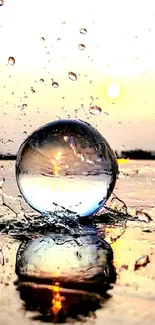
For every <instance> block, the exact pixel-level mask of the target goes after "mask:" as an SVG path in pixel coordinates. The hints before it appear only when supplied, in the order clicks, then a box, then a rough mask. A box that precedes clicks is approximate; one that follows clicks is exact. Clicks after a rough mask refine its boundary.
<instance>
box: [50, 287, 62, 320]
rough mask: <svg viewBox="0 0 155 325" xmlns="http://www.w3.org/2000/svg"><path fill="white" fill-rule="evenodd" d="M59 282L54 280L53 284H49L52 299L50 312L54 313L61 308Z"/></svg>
mask: <svg viewBox="0 0 155 325" xmlns="http://www.w3.org/2000/svg"><path fill="white" fill-rule="evenodd" d="M59 285H60V284H59V282H55V283H54V285H52V286H51V290H52V294H53V299H52V312H53V313H54V315H57V314H58V312H59V310H60V309H61V308H62V300H63V297H61V295H60V292H59V291H60V289H59Z"/></svg>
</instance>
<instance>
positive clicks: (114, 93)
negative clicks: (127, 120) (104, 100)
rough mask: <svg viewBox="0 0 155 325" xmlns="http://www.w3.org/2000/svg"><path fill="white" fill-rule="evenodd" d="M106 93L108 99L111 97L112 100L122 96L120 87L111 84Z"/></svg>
mask: <svg viewBox="0 0 155 325" xmlns="http://www.w3.org/2000/svg"><path fill="white" fill-rule="evenodd" d="M106 93H107V95H108V97H110V98H117V97H118V96H119V95H120V85H118V84H115V83H111V84H110V85H109V86H108V87H107V88H106Z"/></svg>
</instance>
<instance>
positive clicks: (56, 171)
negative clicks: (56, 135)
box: [52, 151, 62, 176]
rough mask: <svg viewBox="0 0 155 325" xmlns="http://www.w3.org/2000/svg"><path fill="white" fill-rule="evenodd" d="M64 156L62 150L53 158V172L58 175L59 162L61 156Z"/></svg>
mask: <svg viewBox="0 0 155 325" xmlns="http://www.w3.org/2000/svg"><path fill="white" fill-rule="evenodd" d="M61 156H62V152H60V151H58V152H57V153H56V155H55V159H56V161H55V160H54V159H52V164H53V174H54V175H55V176H58V173H59V166H58V163H59V162H60V158H61Z"/></svg>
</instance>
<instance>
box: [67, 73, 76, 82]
mask: <svg viewBox="0 0 155 325" xmlns="http://www.w3.org/2000/svg"><path fill="white" fill-rule="evenodd" d="M68 76H69V79H71V80H72V81H75V80H77V75H76V73H74V72H72V71H70V72H69V73H68Z"/></svg>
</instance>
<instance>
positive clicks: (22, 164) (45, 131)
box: [16, 120, 118, 216]
mask: <svg viewBox="0 0 155 325" xmlns="http://www.w3.org/2000/svg"><path fill="white" fill-rule="evenodd" d="M117 172H118V167H117V161H116V159H115V155H114V153H113V151H112V150H111V148H110V146H109V144H108V143H107V141H106V140H105V139H104V137H103V136H102V135H101V134H100V133H99V132H98V131H97V130H96V129H94V128H93V127H91V126H90V125H89V124H87V123H85V122H82V121H74V120H58V121H55V122H51V123H48V124H46V125H44V126H42V127H40V128H39V129H38V130H36V131H35V132H34V133H32V134H31V135H30V136H29V137H28V138H27V140H25V142H24V143H23V144H22V146H21V147H20V149H19V152H18V155H17V161H16V176H17V183H18V186H19V189H20V191H21V193H22V195H23V196H24V198H25V200H26V201H27V202H28V203H29V204H30V205H31V206H32V207H33V208H34V209H36V210H38V211H39V212H41V213H48V212H54V211H55V206H56V205H58V206H62V207H64V208H66V209H68V210H71V211H73V212H76V213H78V214H79V215H81V216H88V215H91V214H93V213H95V212H96V211H98V210H99V209H100V208H101V207H102V206H103V205H104V203H105V202H106V200H107V199H108V197H109V196H110V194H111V192H112V190H113V188H114V185H115V181H116V176H117Z"/></svg>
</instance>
